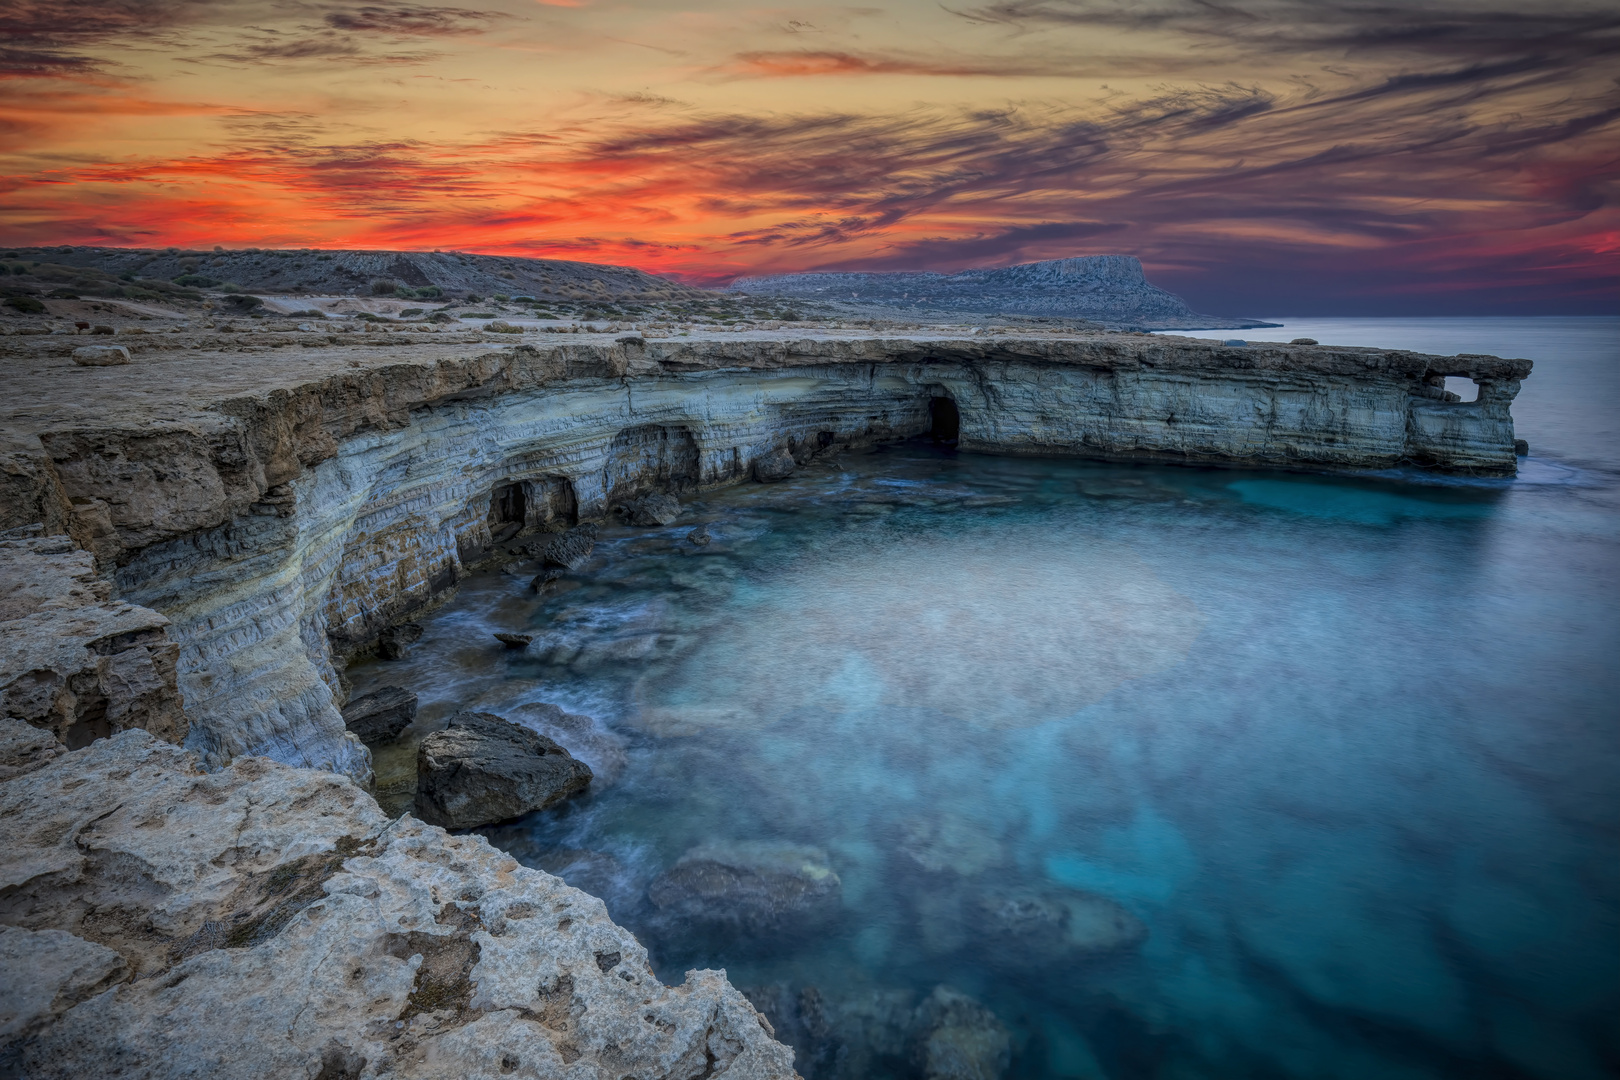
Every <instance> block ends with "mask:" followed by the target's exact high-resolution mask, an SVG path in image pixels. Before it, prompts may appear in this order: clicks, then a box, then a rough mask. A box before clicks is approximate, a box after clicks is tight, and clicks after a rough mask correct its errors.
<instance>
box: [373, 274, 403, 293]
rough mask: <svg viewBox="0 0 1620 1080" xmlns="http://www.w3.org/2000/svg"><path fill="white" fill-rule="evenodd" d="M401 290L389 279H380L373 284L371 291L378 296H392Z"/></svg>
mask: <svg viewBox="0 0 1620 1080" xmlns="http://www.w3.org/2000/svg"><path fill="white" fill-rule="evenodd" d="M398 289H399V284H398V283H397V282H394V281H390V280H389V279H388V278H378V279H377V280H376V281H373V282H372V283H371V291H372V293H373V294H374V295H376V296H392V295H393V294H394V292H395V291H397V290H398Z"/></svg>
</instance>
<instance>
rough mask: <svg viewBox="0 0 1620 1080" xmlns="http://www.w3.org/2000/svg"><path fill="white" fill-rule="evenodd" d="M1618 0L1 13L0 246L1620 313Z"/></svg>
mask: <svg viewBox="0 0 1620 1080" xmlns="http://www.w3.org/2000/svg"><path fill="white" fill-rule="evenodd" d="M1617 54H1620V0H1601V2H1598V0H1533V2H1527V0H1515V2H1512V3H1505V2H1495V0H1489V2H1473V3H1461V2H1457V0H1231V2H1223V0H896V2H892V3H881V4H872V5H865V6H844V5H832V4H805V5H786V6H780V7H774V6H761V5H758V4H753V3H746V2H733V0H709V2H703V3H680V2H655V0H540V2H537V0H475V2H472V3H467V4H421V5H419V4H410V3H390V2H386V0H384V2H351V0H0V243H3V244H9V245H14V246H17V245H33V244H96V245H110V246H126V247H161V246H170V245H180V246H187V247H196V246H202V247H212V246H214V245H216V244H217V245H223V246H226V247H244V246H259V247H328V248H335V247H369V248H401V249H408V250H432V249H435V248H442V249H444V250H461V251H476V252H484V253H490V254H507V255H532V256H540V257H551V258H568V259H580V260H585V261H590V262H607V263H618V264H628V265H633V266H639V267H642V268H643V269H647V270H651V271H654V272H657V273H667V274H671V275H673V276H676V277H679V278H681V279H682V280H686V281H689V282H692V283H695V284H705V285H718V284H724V283H725V282H728V281H729V280H731V279H732V278H733V277H735V276H737V275H739V274H758V273H775V272H788V271H802V270H827V269H838V270H862V269H865V270H942V271H951V270H957V269H962V268H965V267H970V266H990V265H1007V264H1012V263H1019V262H1028V261H1032V260H1036V259H1049V258H1062V257H1067V256H1073V255H1088V254H1111V253H1124V254H1133V255H1137V256H1139V257H1140V258H1141V259H1142V261H1143V263H1144V264H1145V266H1146V267H1147V270H1148V273H1149V277H1150V279H1151V280H1153V281H1154V282H1155V283H1156V284H1159V285H1162V286H1164V287H1166V288H1169V289H1171V290H1173V291H1176V292H1179V293H1181V294H1182V295H1183V296H1185V297H1187V298H1188V299H1189V301H1191V302H1192V303H1193V305H1194V307H1196V308H1199V309H1201V310H1205V311H1210V312H1217V313H1224V314H1249V315H1263V314H1366V315H1376V314H1402V315H1421V314H1535V313H1546V314H1571V313H1599V312H1604V313H1609V312H1616V311H1620V210H1617V195H1620V77H1617V76H1620V62H1617V60H1620V58H1617Z"/></svg>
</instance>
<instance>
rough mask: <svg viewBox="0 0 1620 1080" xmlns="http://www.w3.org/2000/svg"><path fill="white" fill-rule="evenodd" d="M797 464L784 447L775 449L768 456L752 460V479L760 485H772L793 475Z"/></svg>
mask: <svg viewBox="0 0 1620 1080" xmlns="http://www.w3.org/2000/svg"><path fill="white" fill-rule="evenodd" d="M797 466H798V462H796V461H794V460H793V454H792V453H791V452H790V451H788V449H787V448H786V447H780V446H779V447H777V448H776V449H775V450H772V451H771V452H770V453H769V454H766V455H764V456H763V457H757V458H755V459H754V479H755V480H758V481H759V482H760V483H762V484H774V483H776V482H777V481H778V480H786V479H787V478H788V477H790V476H792V475H793V470H794V469H795V468H796V467H797Z"/></svg>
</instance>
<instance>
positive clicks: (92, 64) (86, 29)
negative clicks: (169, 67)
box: [0, 0, 206, 78]
mask: <svg viewBox="0 0 1620 1080" xmlns="http://www.w3.org/2000/svg"><path fill="white" fill-rule="evenodd" d="M205 6H206V3H205V0H4V2H3V3H0V42H4V43H5V44H4V45H3V46H0V76H9V77H12V78H16V77H26V76H35V77H38V76H56V77H81V76H88V75H93V74H95V73H97V72H98V71H100V69H101V68H102V67H103V64H102V62H101V61H99V60H97V59H96V58H94V57H91V56H88V55H85V53H84V50H86V49H89V48H92V47H94V46H97V45H100V44H103V43H105V42H108V41H112V40H115V39H117V40H126V41H141V40H149V39H151V38H153V37H155V36H157V35H159V34H161V33H163V32H166V31H169V30H172V29H174V28H175V27H178V26H180V25H182V24H184V23H186V22H188V21H191V20H192V19H194V18H196V17H197V16H198V15H199V14H200V13H201V12H202V11H203V10H204V9H205Z"/></svg>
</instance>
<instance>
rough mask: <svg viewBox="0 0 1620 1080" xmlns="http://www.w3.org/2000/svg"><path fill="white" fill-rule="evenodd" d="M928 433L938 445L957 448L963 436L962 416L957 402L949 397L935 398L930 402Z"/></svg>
mask: <svg viewBox="0 0 1620 1080" xmlns="http://www.w3.org/2000/svg"><path fill="white" fill-rule="evenodd" d="M928 419H929V427H928V433H929V434H930V435H931V436H932V437H933V439H934V441H935V442H937V443H944V444H945V445H946V446H955V445H956V443H957V441H958V440H959V439H960V438H961V435H962V414H961V412H960V411H959V410H958V409H957V408H956V402H955V401H954V400H952V399H951V398H948V397H937V398H933V399H931V400H930V401H929V402H928Z"/></svg>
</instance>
